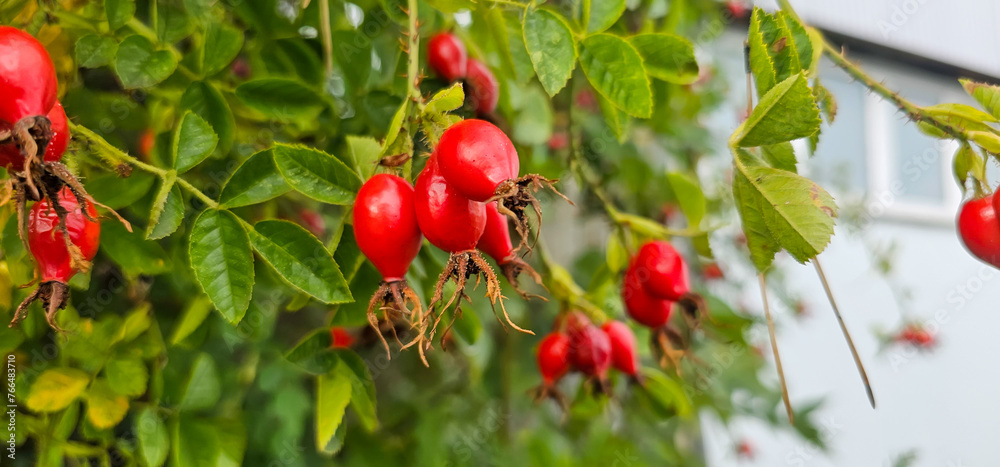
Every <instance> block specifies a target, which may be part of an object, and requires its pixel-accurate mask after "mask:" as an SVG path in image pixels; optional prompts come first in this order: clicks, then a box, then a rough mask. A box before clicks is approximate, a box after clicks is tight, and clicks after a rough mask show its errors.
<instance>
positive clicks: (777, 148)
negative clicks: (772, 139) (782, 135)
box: [760, 141, 798, 173]
mask: <svg viewBox="0 0 1000 467" xmlns="http://www.w3.org/2000/svg"><path fill="white" fill-rule="evenodd" d="M760 150H761V153H762V155H763V156H764V160H765V161H767V163H768V164H769V165H770V166H771V167H774V168H776V169H781V170H787V171H789V172H795V173H798V167H797V166H796V164H797V163H798V161H797V160H796V159H795V148H793V147H792V143H790V142H788V141H785V142H784V143H778V144H770V145H767V146H761V147H760Z"/></svg>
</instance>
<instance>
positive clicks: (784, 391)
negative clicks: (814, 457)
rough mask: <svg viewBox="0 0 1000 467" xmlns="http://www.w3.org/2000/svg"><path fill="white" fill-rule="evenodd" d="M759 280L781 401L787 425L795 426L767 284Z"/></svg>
mask: <svg viewBox="0 0 1000 467" xmlns="http://www.w3.org/2000/svg"><path fill="white" fill-rule="evenodd" d="M757 278H758V279H759V280H760V296H761V298H762V299H763V300H764V316H766V317H767V332H768V334H770V336H771V352H772V353H773V354H774V364H775V366H777V367H778V381H780V382H781V399H782V400H783V401H785V412H786V413H787V414H788V423H789V424H792V425H794V424H795V413H794V412H793V411H792V402H791V401H790V400H789V399H788V384H787V383H786V382H785V370H784V368H782V366H781V355H779V354H778V340H777V338H775V336H774V319H773V318H771V306H770V305H768V303H767V283H766V282H765V281H764V273H762V272H760V273H757Z"/></svg>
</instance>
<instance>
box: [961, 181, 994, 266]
mask: <svg viewBox="0 0 1000 467" xmlns="http://www.w3.org/2000/svg"><path fill="white" fill-rule="evenodd" d="M998 203H1000V198H998V197H996V196H994V195H993V194H989V195H987V196H984V197H981V198H974V199H971V200H969V201H967V202H965V204H963V205H962V209H961V210H960V211H959V213H958V233H959V235H960V236H961V237H962V243H964V244H965V248H967V249H968V250H969V252H970V253H972V254H973V255H975V256H976V257H977V258H979V259H981V260H983V261H985V262H987V263H989V264H991V265H993V267H996V268H1000V218H997V210H998V209H1000V205H998Z"/></svg>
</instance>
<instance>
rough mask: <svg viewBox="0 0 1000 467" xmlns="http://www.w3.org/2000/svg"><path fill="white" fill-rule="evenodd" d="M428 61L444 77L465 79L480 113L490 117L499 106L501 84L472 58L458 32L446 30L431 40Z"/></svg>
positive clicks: (446, 78)
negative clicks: (457, 34)
mask: <svg viewBox="0 0 1000 467" xmlns="http://www.w3.org/2000/svg"><path fill="white" fill-rule="evenodd" d="M427 63H428V64H429V65H430V66H431V68H432V69H434V72H435V73H437V74H438V76H440V77H441V78H443V79H445V80H447V81H449V82H455V81H459V80H464V82H465V84H467V85H468V86H467V88H466V94H467V95H469V96H470V97H471V98H472V104H473V107H474V108H475V109H476V113H477V114H479V115H481V116H489V115H491V114H492V113H493V111H494V110H496V108H497V101H498V100H499V99H500V84H499V82H498V81H497V78H496V77H495V76H493V72H491V71H490V69H489V68H488V67H487V66H486V65H484V64H483V63H482V62H480V61H479V60H476V59H474V58H469V55H468V53H467V52H466V50H465V44H462V41H461V40H460V39H459V38H457V37H455V35H454V34H451V33H447V32H442V33H438V34H437V35H435V36H434V37H432V38H431V40H430V42H428V43H427Z"/></svg>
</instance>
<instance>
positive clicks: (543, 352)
mask: <svg viewBox="0 0 1000 467" xmlns="http://www.w3.org/2000/svg"><path fill="white" fill-rule="evenodd" d="M569 346H570V343H569V337H567V336H566V334H563V333H561V332H553V333H551V334H549V335H547V336H545V338H544V339H542V342H541V343H540V344H538V354H537V355H536V357H537V360H538V371H539V372H540V373H541V374H542V383H543V384H544V385H546V386H552V385H554V384H556V382H558V381H559V379H560V378H562V377H563V375H565V374H566V372H568V371H569Z"/></svg>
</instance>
